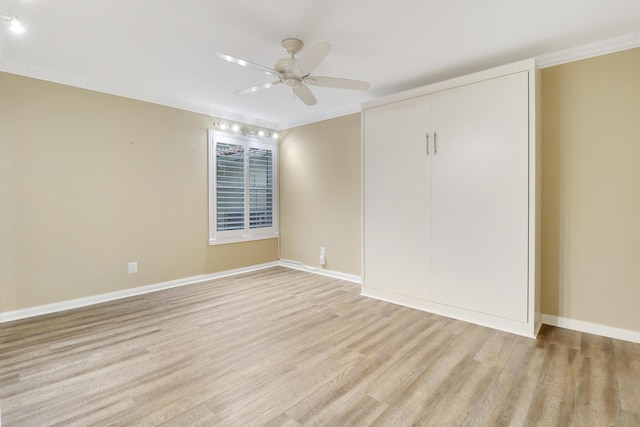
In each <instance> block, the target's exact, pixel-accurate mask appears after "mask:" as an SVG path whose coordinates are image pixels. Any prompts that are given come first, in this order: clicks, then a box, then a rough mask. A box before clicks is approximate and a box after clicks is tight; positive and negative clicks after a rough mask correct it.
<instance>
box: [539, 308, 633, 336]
mask: <svg viewBox="0 0 640 427" xmlns="http://www.w3.org/2000/svg"><path fill="white" fill-rule="evenodd" d="M542 323H544V324H545V325H550V326H557V327H559V328H565V329H571V330H574V331H579V332H586V333H588V334H594V335H600V336H603V337H608V338H615V339H618V340H623V341H630V342H635V343H640V332H638V331H632V330H629V329H621V328H614V327H612V326H605V325H600V324H597V323H590V322H584V321H582V320H574V319H569V318H567V317H559V316H552V315H550V314H543V315H542Z"/></svg>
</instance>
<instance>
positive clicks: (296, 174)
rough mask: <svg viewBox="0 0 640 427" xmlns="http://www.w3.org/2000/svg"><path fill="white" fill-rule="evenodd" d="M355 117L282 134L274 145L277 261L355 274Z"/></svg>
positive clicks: (357, 158) (357, 254)
mask: <svg viewBox="0 0 640 427" xmlns="http://www.w3.org/2000/svg"><path fill="white" fill-rule="evenodd" d="M360 152H361V150H360V114H352V115H349V116H345V117H340V118H337V119H332V120H326V121H323V122H319V123H314V124H310V125H306V126H300V127H297V128H293V129H290V130H288V131H287V132H285V133H284V134H283V138H282V140H281V143H280V242H281V243H280V245H281V254H280V257H281V258H282V259H285V260H292V261H297V262H301V263H303V264H305V265H309V266H313V267H320V260H319V258H320V247H321V246H324V247H326V248H327V262H326V265H325V268H326V269H327V270H333V271H338V272H341V273H348V274H354V275H357V276H359V275H360V244H361V243H360V231H361V230H360V227H361V214H360V205H361V165H360V163H361V160H360Z"/></svg>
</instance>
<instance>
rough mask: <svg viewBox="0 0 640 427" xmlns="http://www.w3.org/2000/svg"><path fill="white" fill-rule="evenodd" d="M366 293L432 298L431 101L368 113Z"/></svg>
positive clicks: (425, 99)
mask: <svg viewBox="0 0 640 427" xmlns="http://www.w3.org/2000/svg"><path fill="white" fill-rule="evenodd" d="M363 114H364V117H363V120H364V122H363V123H364V125H363V132H364V135H363V141H364V147H363V152H364V154H363V155H364V247H363V249H364V266H363V275H364V282H363V283H364V292H365V293H366V292H367V291H369V290H379V291H385V292H391V293H394V294H399V295H404V296H411V297H416V298H423V299H426V298H428V297H429V296H430V288H429V277H430V261H431V253H430V244H429V242H430V239H431V236H430V230H431V217H430V214H431V205H430V195H429V191H430V186H431V171H430V166H429V165H430V155H432V153H430V152H429V153H428V151H427V150H431V148H428V147H427V144H426V142H427V132H428V129H429V125H430V99H429V97H425V96H423V97H418V98H412V99H408V100H404V101H400V102H395V103H392V104H387V105H383V106H379V107H375V108H370V109H367V110H365V111H364V112H363Z"/></svg>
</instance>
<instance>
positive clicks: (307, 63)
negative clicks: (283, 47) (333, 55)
mask: <svg viewBox="0 0 640 427" xmlns="http://www.w3.org/2000/svg"><path fill="white" fill-rule="evenodd" d="M329 52H331V45H330V44H329V43H327V42H315V43H314V44H312V45H311V46H309V48H308V49H307V50H305V51H304V52H303V53H302V55H300V57H299V58H298V60H297V62H296V67H295V68H296V69H298V70H302V72H303V74H304V75H305V76H306V75H308V74H311V72H312V71H313V69H314V68H316V66H317V65H318V64H319V63H320V61H322V60H323V59H324V57H325V56H327V54H328V53H329Z"/></svg>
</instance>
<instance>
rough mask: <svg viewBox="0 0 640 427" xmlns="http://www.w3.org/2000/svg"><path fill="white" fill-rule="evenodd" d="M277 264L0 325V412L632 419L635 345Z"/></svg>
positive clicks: (538, 421) (114, 420)
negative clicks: (429, 308) (384, 292)
mask: <svg viewBox="0 0 640 427" xmlns="http://www.w3.org/2000/svg"><path fill="white" fill-rule="evenodd" d="M359 289H360V287H359V285H355V284H352V283H349V282H345V281H340V280H335V279H331V278H327V277H323V276H316V275H311V274H308V273H304V272H300V271H296V270H290V269H285V268H272V269H267V270H261V271H258V272H254V273H249V274H244V275H239V276H235V277H231V278H225V279H219V280H215V281H212V282H208V283H205V284H198V285H190V286H185V287H181V288H175V289H171V290H166V291H161V292H156V293H152V294H147V295H143V296H138V297H133V298H129V299H126V300H120V301H115V302H111V303H106V304H101V305H96V306H92V307H88V308H83V309H78V310H73V311H68V312H65V313H59V314H54V315H48V316H42V317H39V318H35V319H30V320H24V321H18V322H13V323H7V324H3V325H0V346H1V347H0V408H1V410H2V426H3V427H12V426H38V427H41V426H48V425H61V426H73V425H79V426H107V425H118V426H130V425H149V426H155V425H171V426H197V425H203V426H210V425H233V426H236V425H273V426H280V425H284V426H297V425H325V426H344V425H381V426H405V425H434V426H457V425H479V426H500V425H510V426H511V425H512V426H523V425H541V426H569V425H575V426H610V425H616V426H640V344H632V343H628V342H624V341H617V340H612V339H608V338H603V337H598V336H594V335H588V334H583V333H579V332H572V331H568V330H563V329H558V328H551V327H543V330H542V331H541V334H540V336H539V338H538V339H537V340H532V339H528V338H523V337H519V336H516V335H511V334H508V333H503V332H498V331H495V330H492V329H487V328H483V327H480V326H475V325H472V324H468V323H464V322H460V321H455V320H451V319H447V318H444V317H440V316H436V315H432V314H428V313H424V312H420V311H416V310H412V309H409V308H405V307H400V306H397V305H393V304H388V303H384V302H381V301H376V300H373V299H368V298H364V297H361V296H359Z"/></svg>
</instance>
